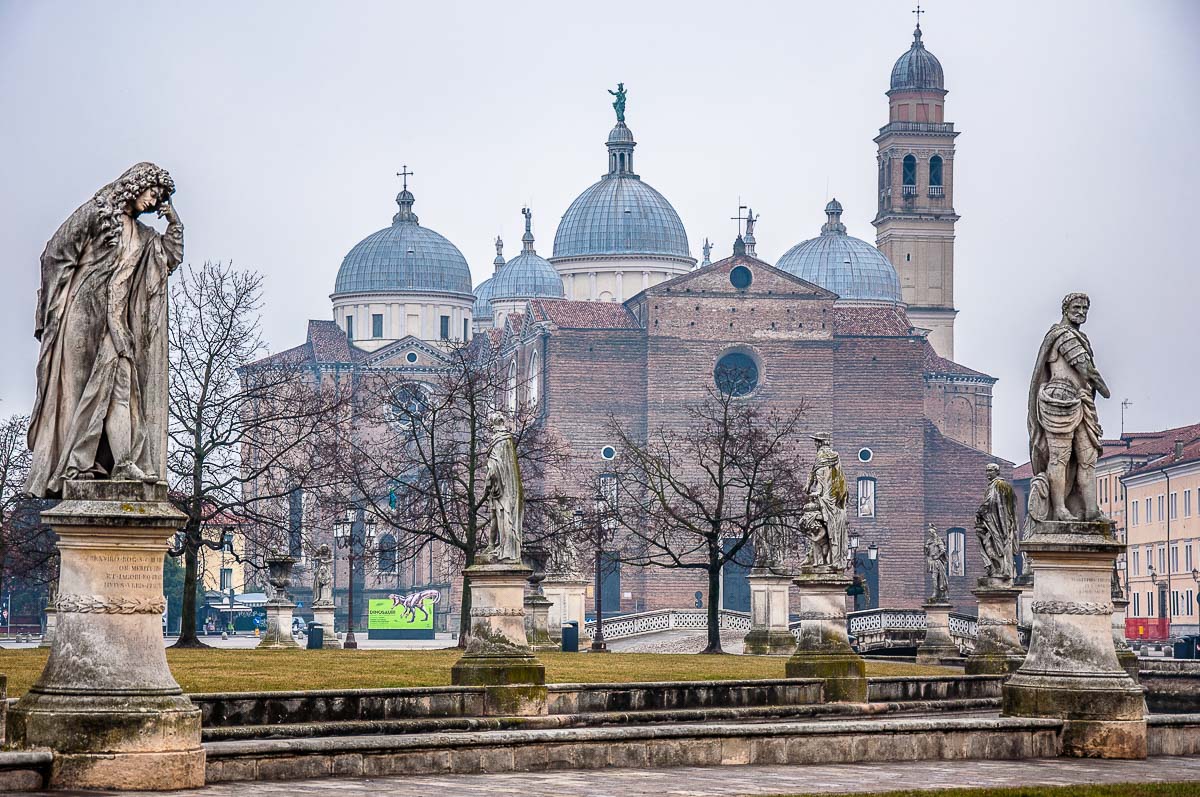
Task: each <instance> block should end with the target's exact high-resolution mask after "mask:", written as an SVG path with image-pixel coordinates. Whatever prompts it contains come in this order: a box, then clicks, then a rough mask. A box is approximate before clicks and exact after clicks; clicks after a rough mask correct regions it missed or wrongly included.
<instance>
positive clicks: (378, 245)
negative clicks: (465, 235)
mask: <svg viewBox="0 0 1200 797" xmlns="http://www.w3.org/2000/svg"><path fill="white" fill-rule="evenodd" d="M414 201H415V200H414V198H413V195H412V192H411V191H409V190H408V189H405V190H403V191H401V192H400V193H399V194H397V195H396V204H397V205H399V206H400V211H399V212H398V213H397V214H396V215H395V216H394V217H393V218H392V226H390V227H385V228H384V229H382V230H379V231H378V232H374V233H372V234H370V235H368V236H367V237H366V238H364V239H362V240H361V241H359V242H358V244H356V245H355V247H354V248H353V249H351V250H350V252H349V253H348V254H347V255H346V257H345V258H344V259H343V260H342V267H341V268H340V269H338V274H337V280H336V281H335V282H334V286H333V292H334V293H335V294H344V293H367V292H369V293H391V292H405V293H424V292H432V293H458V294H467V295H468V296H469V295H470V294H471V269H470V267H469V266H468V265H467V259H466V258H465V257H463V254H462V252H460V251H459V250H458V247H456V246H455V245H454V244H452V243H450V242H449V241H448V240H446V239H445V238H443V237H442V236H441V235H439V234H437V233H436V232H434V231H433V230H431V229H429V228H428V227H422V226H421V225H420V224H419V223H418V221H417V215H416V214H415V213H413V212H412V206H413V202H414Z"/></svg>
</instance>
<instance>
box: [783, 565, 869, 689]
mask: <svg viewBox="0 0 1200 797" xmlns="http://www.w3.org/2000/svg"><path fill="white" fill-rule="evenodd" d="M793 581H794V583H795V584H796V586H797V587H798V588H799V590H800V638H799V640H798V642H797V644H796V650H795V652H794V653H792V657H791V658H790V659H788V660H787V664H786V665H785V671H786V673H787V677H788V678H822V679H824V681H825V699H826V700H827V701H830V702H835V701H844V702H854V703H864V702H866V700H867V676H866V664H865V663H864V662H863V660H862V657H861V656H859V655H858V654H857V653H855V652H854V649H853V648H851V647H850V639H849V637H848V636H847V634H846V588H847V587H849V586H850V584H851V581H852V580H851V579H850V578H847V577H846V576H845V575H844V574H843V573H838V572H825V573H801V574H800V575H798V576H796V578H795V579H794V580H793Z"/></svg>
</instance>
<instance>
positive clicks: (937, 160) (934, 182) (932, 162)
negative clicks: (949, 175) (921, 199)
mask: <svg viewBox="0 0 1200 797" xmlns="http://www.w3.org/2000/svg"><path fill="white" fill-rule="evenodd" d="M941 184H942V156H941V155H934V156H933V157H932V158H930V159H929V185H930V187H937V186H940V185H941Z"/></svg>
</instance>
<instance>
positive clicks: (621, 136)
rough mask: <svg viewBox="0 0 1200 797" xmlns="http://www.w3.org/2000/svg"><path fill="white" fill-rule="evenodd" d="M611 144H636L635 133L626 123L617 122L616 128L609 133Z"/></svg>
mask: <svg viewBox="0 0 1200 797" xmlns="http://www.w3.org/2000/svg"><path fill="white" fill-rule="evenodd" d="M608 143H609V144H636V143H637V142H635V141H634V140H633V131H632V130H630V129H629V128H628V127H627V126H626V125H625V123H624V122H617V124H616V127H614V128H613V129H612V130H610V131H608Z"/></svg>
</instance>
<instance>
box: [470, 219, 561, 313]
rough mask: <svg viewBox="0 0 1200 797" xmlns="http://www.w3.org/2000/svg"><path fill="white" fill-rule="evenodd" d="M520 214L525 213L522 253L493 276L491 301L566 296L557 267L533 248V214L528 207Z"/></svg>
mask: <svg viewBox="0 0 1200 797" xmlns="http://www.w3.org/2000/svg"><path fill="white" fill-rule="evenodd" d="M521 212H522V213H524V214H525V235H524V236H522V238H521V243H522V251H521V254H519V255H517V256H516V257H514V258H513V259H512V260H510V261H508V262H507V263H505V264H504V266H503V267H502V268H500V270H499V271H497V272H496V275H495V276H494V277H492V280H491V285H490V286H489V288H490V290H491V298H493V299H534V298H538V297H550V298H560V297H562V296H564V295H565V292H564V291H563V283H562V278H561V277H560V276H558V272H557V271H555V269H554V266H552V265H550V261H549V260H547V259H546V258H544V257H542V256H541V255H539V254H538V253H537V252H536V251H535V250H534V248H533V229H532V220H533V214H532V213H531V212H530V210H529V208H523V209H522V211H521ZM476 296H478V294H476Z"/></svg>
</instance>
